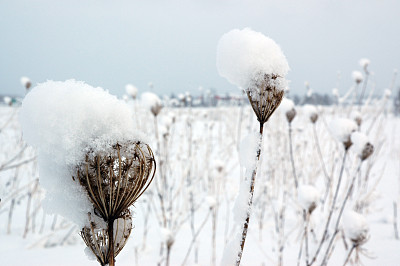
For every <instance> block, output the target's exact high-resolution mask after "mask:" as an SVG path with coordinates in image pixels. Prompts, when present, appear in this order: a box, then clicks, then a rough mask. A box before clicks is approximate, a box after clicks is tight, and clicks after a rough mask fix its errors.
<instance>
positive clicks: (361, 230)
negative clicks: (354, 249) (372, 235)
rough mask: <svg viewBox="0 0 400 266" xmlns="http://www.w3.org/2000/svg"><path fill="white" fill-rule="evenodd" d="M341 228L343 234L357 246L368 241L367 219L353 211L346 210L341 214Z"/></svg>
mask: <svg viewBox="0 0 400 266" xmlns="http://www.w3.org/2000/svg"><path fill="white" fill-rule="evenodd" d="M343 229H344V233H345V235H346V236H347V237H348V238H349V239H350V240H351V241H352V242H353V244H354V245H356V246H359V245H362V244H363V243H365V242H366V241H368V238H369V226H368V223H367V220H366V219H365V217H364V216H362V215H361V214H359V213H357V212H355V211H347V212H345V213H344V216H343Z"/></svg>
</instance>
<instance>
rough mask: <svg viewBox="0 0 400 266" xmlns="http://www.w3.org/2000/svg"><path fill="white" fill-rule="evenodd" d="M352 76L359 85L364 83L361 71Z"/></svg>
mask: <svg viewBox="0 0 400 266" xmlns="http://www.w3.org/2000/svg"><path fill="white" fill-rule="evenodd" d="M351 76H352V77H353V79H354V81H355V82H356V83H357V84H360V83H361V82H362V81H363V79H364V78H363V75H362V73H361V72H360V71H353V73H352V74H351Z"/></svg>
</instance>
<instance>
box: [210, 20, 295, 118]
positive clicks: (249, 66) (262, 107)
mask: <svg viewBox="0 0 400 266" xmlns="http://www.w3.org/2000/svg"><path fill="white" fill-rule="evenodd" d="M217 69H218V72H219V74H220V75H221V76H222V77H224V78H226V79H227V80H228V81H229V82H231V83H232V84H235V85H236V86H238V87H239V88H241V89H243V90H244V91H245V92H246V93H247V96H248V98H249V100H250V103H251V105H252V107H253V110H254V112H255V113H256V116H257V118H258V120H259V122H260V123H262V124H263V123H265V122H266V121H267V120H268V119H269V117H270V116H271V115H272V113H273V112H274V111H275V110H276V108H277V107H278V106H279V104H280V102H281V100H282V97H283V93H284V90H285V89H286V88H287V81H286V79H285V76H286V74H287V72H288V71H289V65H288V63H287V60H286V57H285V55H284V54H283V52H282V50H281V48H280V47H279V46H278V45H277V44H276V43H275V41H273V40H272V39H270V38H269V37H267V36H265V35H263V34H262V33H260V32H256V31H253V30H251V29H249V28H245V29H243V30H239V29H234V30H231V31H229V32H228V33H225V34H224V35H223V36H222V37H221V38H220V40H219V42H218V46H217ZM267 102H268V103H267Z"/></svg>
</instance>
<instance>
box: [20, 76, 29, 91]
mask: <svg viewBox="0 0 400 266" xmlns="http://www.w3.org/2000/svg"><path fill="white" fill-rule="evenodd" d="M21 84H22V86H24V88H25V89H26V90H29V88H30V87H31V86H32V82H31V80H30V79H29V78H28V77H21Z"/></svg>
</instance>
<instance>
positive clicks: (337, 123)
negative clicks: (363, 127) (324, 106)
mask: <svg viewBox="0 0 400 266" xmlns="http://www.w3.org/2000/svg"><path fill="white" fill-rule="evenodd" d="M330 130H331V132H332V134H333V135H334V136H335V138H336V139H337V140H338V141H340V142H342V143H343V144H345V145H349V146H348V147H350V145H351V139H350V135H351V133H353V132H354V131H356V130H357V124H356V123H355V122H354V121H353V120H351V119H347V118H336V119H334V120H332V122H331V123H330ZM348 147H347V148H348Z"/></svg>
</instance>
